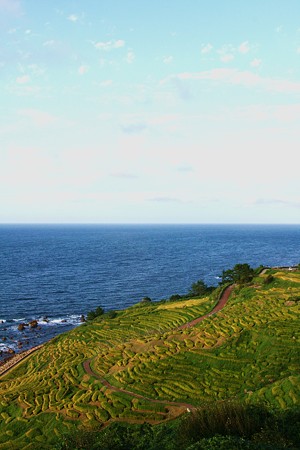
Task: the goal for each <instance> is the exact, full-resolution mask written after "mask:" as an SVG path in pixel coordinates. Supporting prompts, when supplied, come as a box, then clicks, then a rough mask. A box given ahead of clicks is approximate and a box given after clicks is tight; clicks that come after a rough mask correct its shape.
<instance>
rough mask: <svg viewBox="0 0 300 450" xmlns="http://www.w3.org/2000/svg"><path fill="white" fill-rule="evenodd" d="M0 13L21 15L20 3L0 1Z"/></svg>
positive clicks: (16, 0) (10, 0)
mask: <svg viewBox="0 0 300 450" xmlns="http://www.w3.org/2000/svg"><path fill="white" fill-rule="evenodd" d="M0 11H4V12H8V13H10V14H14V15H19V14H20V13H21V3H20V1H19V0H0Z"/></svg>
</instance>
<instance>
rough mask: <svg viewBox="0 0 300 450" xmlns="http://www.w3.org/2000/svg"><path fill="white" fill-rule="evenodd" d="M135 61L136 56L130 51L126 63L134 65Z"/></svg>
mask: <svg viewBox="0 0 300 450" xmlns="http://www.w3.org/2000/svg"><path fill="white" fill-rule="evenodd" d="M134 60H135V54H134V53H133V51H132V50H129V51H128V52H127V55H126V61H127V62H128V64H132V63H133V61H134Z"/></svg>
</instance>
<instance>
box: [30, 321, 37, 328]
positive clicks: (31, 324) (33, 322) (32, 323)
mask: <svg viewBox="0 0 300 450" xmlns="http://www.w3.org/2000/svg"><path fill="white" fill-rule="evenodd" d="M29 326H30V328H36V327H37V326H38V321H37V320H32V321H31V322H29Z"/></svg>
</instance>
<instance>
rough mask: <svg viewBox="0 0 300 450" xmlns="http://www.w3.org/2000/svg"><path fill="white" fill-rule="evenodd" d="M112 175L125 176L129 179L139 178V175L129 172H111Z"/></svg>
mask: <svg viewBox="0 0 300 450" xmlns="http://www.w3.org/2000/svg"><path fill="white" fill-rule="evenodd" d="M111 176H112V177H115V178H124V179H128V180H133V179H136V178H138V176H137V175H135V174H133V173H128V172H113V173H112V174H111Z"/></svg>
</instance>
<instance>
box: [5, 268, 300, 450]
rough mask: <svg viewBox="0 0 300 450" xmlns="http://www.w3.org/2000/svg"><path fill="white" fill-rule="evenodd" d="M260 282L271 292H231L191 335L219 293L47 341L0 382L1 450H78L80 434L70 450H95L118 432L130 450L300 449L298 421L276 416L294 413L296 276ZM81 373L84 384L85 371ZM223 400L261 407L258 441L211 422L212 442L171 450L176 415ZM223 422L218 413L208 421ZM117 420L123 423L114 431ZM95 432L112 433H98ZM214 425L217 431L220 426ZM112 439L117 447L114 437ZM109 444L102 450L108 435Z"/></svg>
mask: <svg viewBox="0 0 300 450" xmlns="http://www.w3.org/2000/svg"><path fill="white" fill-rule="evenodd" d="M267 273H268V274H270V273H271V274H272V275H273V277H274V281H273V282H272V283H271V284H269V285H265V284H264V283H263V279H264V278H265V277H266V276H267V274H262V276H261V277H260V278H257V279H255V283H254V284H251V285H250V286H243V285H242V286H238V287H235V289H234V290H233V291H232V293H231V295H230V298H229V301H228V303H227V304H226V306H225V308H224V309H223V310H222V311H221V312H220V313H216V314H213V315H210V316H207V317H206V318H205V320H203V321H202V322H199V323H198V324H197V325H195V326H192V327H190V328H187V329H181V328H180V327H181V326H182V325H183V324H184V323H186V322H189V321H192V320H193V319H196V318H198V317H200V316H203V315H205V314H207V313H208V312H209V311H211V309H212V308H213V305H214V304H215V301H216V300H217V299H218V297H219V295H220V291H221V290H224V285H222V286H219V287H218V288H217V289H215V291H214V292H213V293H212V295H211V296H210V298H209V299H207V298H202V299H201V298H200V299H198V298H192V299H186V298H184V297H182V298H180V299H178V300H180V301H178V300H177V301H175V300H174V301H173V302H170V301H166V302H146V303H145V305H144V306H145V307H141V306H142V305H140V306H139V307H136V305H135V306H134V307H131V308H127V309H126V310H122V311H118V312H117V313H116V316H115V317H114V319H113V320H111V318H110V314H109V312H108V313H106V314H103V315H102V316H100V317H101V319H100V320H99V321H97V320H95V321H88V322H86V324H84V325H85V326H79V327H77V328H75V329H74V330H72V331H70V332H67V333H64V334H62V335H60V336H58V337H56V338H55V339H53V340H51V341H50V342H49V343H47V344H45V345H44V346H43V347H42V348H41V349H40V350H38V351H37V352H35V353H34V354H32V355H31V356H30V357H28V358H27V359H25V360H24V361H23V362H22V363H21V364H19V365H17V366H16V367H15V368H14V369H13V370H11V371H9V372H8V373H7V374H6V375H4V376H2V377H1V378H0V449H1V448H9V449H14V448H16V449H19V448H27V447H28V446H29V444H30V445H32V446H33V447H32V448H34V446H35V448H43V449H47V448H49V449H53V448H55V447H54V445H53V442H54V438H56V439H58V440H59V439H60V442H61V440H62V436H65V437H66V436H67V435H68V436H69V435H70V434H71V435H73V437H74V438H75V434H76V433H75V432H74V430H75V429H76V428H78V433H79V434H78V436H77V435H76V436H77V437H76V439H77V438H78V441H77V443H75V444H76V446H77V447H78V448H80V447H79V446H80V445H82V446H84V445H86V448H91V449H92V448H93V446H96V447H95V448H102V447H101V446H100V444H99V442H101V441H100V437H99V436H97V435H99V433H100V434H101V435H102V433H104V431H108V430H110V429H112V430H113V429H114V430H119V428H118V426H120V427H125V428H126V427H127V428H130V430H131V431H128V432H127V431H125V430H124V429H123V428H122V430H121V431H120V433H121V435H122V436H123V438H124V439H123V440H124V442H127V443H128V442H130V447H128V448H130V449H134V448H143V447H138V446H139V445H140V446H141V445H142V443H143V442H144V443H145V442H146V437H147V441H148V444H147V445H148V447H145V448H147V450H156V449H157V450H158V449H159V450H175V449H176V450H185V448H186V446H190V445H192V444H193V443H196V442H200V443H201V445H208V442H210V443H211V445H214V444H213V442H214V441H213V439H215V440H217V439H218V437H216V433H219V434H220V433H227V434H224V436H223V437H222V438H219V439H221V441H220V448H222V447H221V445H223V444H222V442H223V441H224V442H226V439H227V438H228V439H231V440H232V443H235V441H234V438H235V437H236V442H238V444H240V443H242V444H243V445H248V443H249V442H251V445H254V444H255V445H257V446H258V445H263V444H262V442H264V443H265V445H268V446H269V445H273V448H274V449H275V448H276V445H277V444H278V446H279V444H280V446H281V447H282V448H290V449H292V448H300V444H299V431H298V430H300V424H299V420H298V419H297V414H296V413H295V414H294V415H291V416H290V418H289V420H287V418H286V416H285V415H282V416H281V413H280V411H283V413H285V412H286V411H292V409H293V408H294V407H299V404H300V375H299V351H300V347H299V342H300V329H299V316H298V314H299V301H297V299H299V297H300V282H299V281H300V274H299V273H296V272H293V273H291V272H288V271H280V270H279V269H277V270H276V271H272V272H271V271H268V272H267ZM88 361H89V367H90V368H91V369H92V371H93V372H92V374H90V373H89V372H88V370H87V366H86V363H87V362H88ZM103 379H104V380H106V381H108V382H109V383H110V384H111V385H112V386H111V387H108V386H107V385H106V384H105V381H103ZM118 388H121V389H122V391H117V389H118ZM126 391H127V392H126ZM128 391H129V392H128ZM134 394H140V395H142V396H144V398H143V399H142V398H139V399H138V398H136V397H135V396H134ZM230 398H235V399H239V400H240V402H241V403H242V404H243V405H245V403H246V404H247V408H248V407H249V408H250V405H253V407H257V405H260V404H264V405H265V407H266V408H268V411H269V410H270V411H272V410H276V414H275V415H271V419H270V422H268V421H267V420H266V421H264V420H262V421H261V422H262V423H264V428H263V430H261V429H259V430H257V431H256V432H253V433H254V434H251V433H252V431H251V433H250V434H248V435H247V433H246V432H245V431H243V432H240V433H241V435H242V436H236V435H232V437H230V436H231V435H228V433H229V432H230V433H231V432H232V430H231V429H230V428H229V424H228V423H227V424H226V422H225V424H224V423H223V428H222V429H221V431H220V428H218V427H217V425H216V426H215V430H213V419H211V420H210V421H209V423H210V426H211V433H214V434H212V435H209V436H208V435H205V436H202V437H199V436H198V437H199V439H198V437H197V436H196V437H195V438H196V439H197V441H195V440H193V441H189V442H187V441H186V442H185V443H184V445H183V443H182V442H181V444H180V445H179V441H180V439H179V436H180V433H181V432H182V428H181V427H180V433H179V432H178V434H176V432H175V428H172V427H173V424H174V421H171V420H169V419H173V418H174V417H179V416H180V415H181V414H182V412H183V410H184V409H183V408H184V407H183V406H182V405H180V403H178V402H182V403H188V404H190V405H194V407H195V406H197V405H204V404H206V405H207V404H209V405H214V404H216V405H222V404H225V403H226V404H227V403H228V399H230ZM153 400H155V401H153ZM169 402H175V403H173V404H172V405H170V403H169ZM229 403H230V402H229ZM211 407H212V406H209V408H211ZM191 411H193V408H191ZM218 411H219V410H218ZM236 411H238V410H236ZM225 413H228V411H225ZM225 413H222V411H221V412H220V411H219V412H217V413H216V411H215V412H214V415H215V416H218V414H219V416H220V417H222V414H223V416H225ZM242 413H243V411H241V413H240V414H237V413H236V416H233V417H231V416H230V417H231V418H230V421H231V423H236V424H237V423H240V422H242V424H243V427H244V429H245V424H247V423H248V422H247V420H248V419H247V420H246V418H244V419H243V417H244V416H243V414H242ZM206 414H208V413H206ZM270 414H271V413H270ZM256 415H257V414H256V413H255V414H254V418H255V416H256ZM188 416H189V417H192V415H188ZM227 417H229V416H227ZM275 419H276V420H275ZM114 420H115V421H126V422H128V423H127V424H115V423H113V421H114ZM251 420H252V419H251ZM253 420H254V419H253ZM130 421H134V422H137V423H139V424H141V423H143V422H146V423H147V422H148V423H153V424H156V426H155V427H150V426H148V425H147V427H148V428H147V429H146V428H145V429H144V435H145V436H146V437H145V439H144V438H143V436H142V435H141V433H140V432H139V431H138V430H140V426H135V427H132V426H131V425H130V424H129V422H130ZM251 423H252V422H250V424H251ZM275 423H276V424H277V425H276V427H277V428H276V427H275V425H274V427H273V424H275ZM103 424H105V425H106V424H110V425H109V426H108V427H105V428H104V429H103V430H101V431H100V432H99V429H100V428H101V426H103ZM163 424H164V425H163ZM218 424H219V425H218V426H221V425H220V424H222V420H221V419H220V420H218ZM294 424H295V426H294ZM111 425H113V427H112V428H111ZM251 426H252V425H251ZM114 427H116V428H114ZM189 427H190V425H189ZM92 428H93V429H95V430H96V431H95V432H93V436H94V437H93V438H91V437H90V436H86V437H84V436H83V435H82V436H81V437H80V433H83V434H84V433H86V432H87V430H88V429H92ZM207 428H209V427H206V429H207ZM236 428H237V426H236ZM79 429H81V431H79ZM83 430H85V431H83ZM172 430H173V431H172ZM109 433H112V434H111V438H114V437H113V434H114V432H113V431H110V432H109ZM127 433H129V435H127ZM132 434H133V435H134V436H133V435H132ZM245 434H246V435H245ZM244 435H245V436H244ZM250 435H251V436H250ZM103 436H104V434H103ZM165 436H168V439H165ZM228 436H229V437H228ZM249 436H250V437H249ZM272 436H273V437H274V438H273V437H272ZM225 438H226V439H225ZM80 439H90V441H89V443H88V447H87V444H84V441H83V443H82V444H80ZM93 439H94V440H93ZM101 439H102V438H101ZM103 439H104V437H103ZM105 439H107V442H110V441H109V439H110V438H109V436H108V435H106V438H105ZM143 439H144V440H143ZM222 439H223V441H222ZM272 439H273V441H272ZM41 440H42V441H43V447H41V444H40V442H41ZM210 440H211V441H210ZM122 442H123V441H121V442H119V443H118V444H117V443H116V445H123V443H122ZM228 442H230V441H228ZM270 442H273V444H270ZM295 442H296V443H297V445H294V443H295ZM177 443H178V445H177ZM290 443H292V444H293V445H294V447H293V445H292V444H290ZM65 444H66V443H65ZM65 444H64V445H65ZM75 444H74V443H73V444H72V445H73V448H74V449H75V448H77V447H76V446H75ZM66 445H67V444H66ZM97 445H98V447H97ZM103 445H104V441H103ZM105 445H106V444H105ZM128 445H129V444H128ZM145 445H146V444H145ZM199 445H200V444H199ZM224 445H225V444H224ZM249 445H250V444H249ZM1 446H2V447H1ZM5 446H6V447H5ZM28 448H29V447H28ZM82 448H84V447H82ZM104 448H105V447H104ZM111 448H113V447H111ZM116 448H118V447H116ZM204 448H207V447H204ZM212 448H213V447H212ZM229 448H230V447H229ZM232 448H234V447H232ZM246 448H247V447H246ZM251 448H252V447H251ZM254 448H261V447H254ZM265 448H268V447H265Z"/></svg>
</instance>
